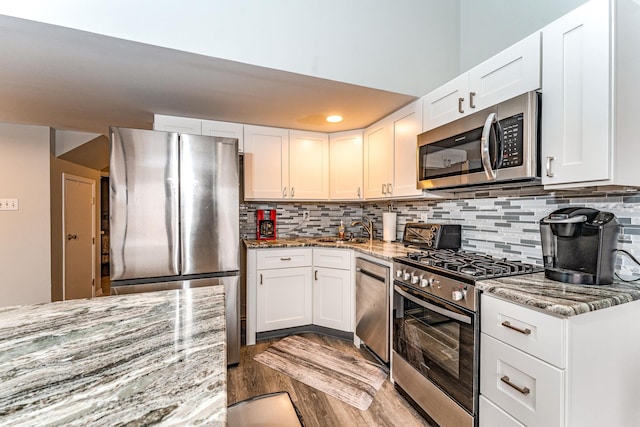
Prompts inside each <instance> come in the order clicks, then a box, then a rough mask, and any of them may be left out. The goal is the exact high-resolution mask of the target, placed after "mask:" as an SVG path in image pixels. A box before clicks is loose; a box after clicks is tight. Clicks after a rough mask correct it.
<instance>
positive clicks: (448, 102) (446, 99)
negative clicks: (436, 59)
mask: <svg viewBox="0 0 640 427" xmlns="http://www.w3.org/2000/svg"><path fill="white" fill-rule="evenodd" d="M468 96H469V74H468V73H464V74H462V75H460V76H458V77H456V78H455V79H453V80H451V81H450V82H448V83H445V84H444V85H442V86H440V87H439V88H437V89H435V90H434V91H432V92H430V93H428V94H427V95H425V96H424V97H423V98H422V99H423V118H422V125H423V128H424V131H428V130H431V129H433V128H436V127H438V126H442V125H444V124H446V123H449V122H451V121H453V120H456V119H458V118H460V117H462V116H463V114H464V113H465V112H466V111H467V108H466V105H467V103H468V102H469V101H468V99H467V98H468Z"/></svg>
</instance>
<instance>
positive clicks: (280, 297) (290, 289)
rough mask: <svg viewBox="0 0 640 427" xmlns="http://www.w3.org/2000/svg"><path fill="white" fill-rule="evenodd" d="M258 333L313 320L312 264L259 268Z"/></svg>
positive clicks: (257, 296) (305, 323) (299, 324)
mask: <svg viewBox="0 0 640 427" xmlns="http://www.w3.org/2000/svg"><path fill="white" fill-rule="evenodd" d="M256 298H257V302H258V305H257V307H256V322H257V325H256V326H257V329H256V330H257V332H265V331H271V330H274V329H284V328H293V327H295V326H304V325H308V324H310V323H311V319H312V286H311V267H296V268H282V269H276V270H259V271H258V286H257V292H256Z"/></svg>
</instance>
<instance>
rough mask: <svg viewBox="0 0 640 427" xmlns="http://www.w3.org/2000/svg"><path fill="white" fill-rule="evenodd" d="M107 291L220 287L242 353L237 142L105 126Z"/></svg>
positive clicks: (231, 360) (232, 345)
mask: <svg viewBox="0 0 640 427" xmlns="http://www.w3.org/2000/svg"><path fill="white" fill-rule="evenodd" d="M110 137H111V160H110V165H109V175H110V181H109V202H110V205H109V224H110V225H109V226H110V243H111V249H110V271H111V294H112V295H114V294H116V295H117V294H124V293H133V292H151V291H155V290H165V289H179V288H188V287H199V286H215V285H223V286H225V291H226V314H227V363H228V364H236V363H238V362H239V358H240V300H239V279H240V277H239V276H240V265H239V264H240V261H239V251H240V249H239V239H240V237H239V213H238V210H239V207H238V202H239V200H238V198H239V186H238V179H239V176H238V140H237V139H234V138H217V137H210V136H200V135H188V134H178V133H174V132H158V131H150V130H141V129H126V128H114V127H112V128H111V129H110Z"/></svg>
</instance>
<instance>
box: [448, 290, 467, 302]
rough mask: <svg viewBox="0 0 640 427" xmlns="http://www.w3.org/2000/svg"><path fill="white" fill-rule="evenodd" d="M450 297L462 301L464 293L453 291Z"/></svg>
mask: <svg viewBox="0 0 640 427" xmlns="http://www.w3.org/2000/svg"><path fill="white" fill-rule="evenodd" d="M451 298H452V299H453V300H454V301H462V300H463V299H464V294H463V293H462V291H453V293H452V294H451Z"/></svg>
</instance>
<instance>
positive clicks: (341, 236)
mask: <svg viewBox="0 0 640 427" xmlns="http://www.w3.org/2000/svg"><path fill="white" fill-rule="evenodd" d="M338 239H344V221H343V220H340V226H339V227H338Z"/></svg>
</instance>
